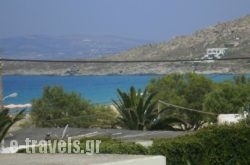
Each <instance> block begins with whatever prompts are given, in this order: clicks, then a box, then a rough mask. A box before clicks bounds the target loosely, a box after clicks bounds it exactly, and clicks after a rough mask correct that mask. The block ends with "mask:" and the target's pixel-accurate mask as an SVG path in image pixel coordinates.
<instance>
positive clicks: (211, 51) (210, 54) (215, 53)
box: [202, 48, 227, 60]
mask: <svg viewBox="0 0 250 165" xmlns="http://www.w3.org/2000/svg"><path fill="white" fill-rule="evenodd" d="M226 50H227V48H208V49H207V51H206V54H205V55H204V56H203V57H202V59H204V60H213V59H221V58H222V57H223V56H224V55H225V52H226Z"/></svg>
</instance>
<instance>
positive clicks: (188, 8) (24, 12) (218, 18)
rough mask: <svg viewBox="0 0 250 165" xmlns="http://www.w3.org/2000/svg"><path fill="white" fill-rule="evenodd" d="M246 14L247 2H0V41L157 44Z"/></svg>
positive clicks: (202, 0) (160, 0) (24, 0)
mask: <svg viewBox="0 0 250 165" xmlns="http://www.w3.org/2000/svg"><path fill="white" fill-rule="evenodd" d="M247 14H250V1H249V0H0V38H5V37H10V36H23V35H56V36H58V35H59V36H65V35H88V36H119V37H126V38H131V39H141V40H148V41H156V42H161V41H167V40H169V39H171V38H173V37H175V36H179V35H187V34H191V33H193V32H195V31H196V30H199V29H201V28H204V27H207V26H209V25H215V24H217V23H219V22H224V21H227V20H231V19H236V18H239V17H241V16H245V15H247Z"/></svg>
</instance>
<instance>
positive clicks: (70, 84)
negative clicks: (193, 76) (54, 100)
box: [3, 74, 235, 105]
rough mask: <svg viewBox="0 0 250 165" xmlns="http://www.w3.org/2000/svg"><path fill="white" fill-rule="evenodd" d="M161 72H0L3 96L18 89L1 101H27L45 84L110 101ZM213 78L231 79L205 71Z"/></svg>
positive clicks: (98, 101)
mask: <svg viewBox="0 0 250 165" xmlns="http://www.w3.org/2000/svg"><path fill="white" fill-rule="evenodd" d="M161 76H162V75H91V76H45V75H37V76H34V75H33V76H27V75H25V76H24V75H5V76H3V96H4V97H6V96H8V95H10V94H12V93H18V95H17V96H16V97H7V98H6V99H4V104H5V105H8V104H27V103H31V102H32V100H33V99H38V98H40V97H41V96H42V92H43V89H44V87H46V86H56V85H57V86H62V87H63V88H64V89H65V91H66V92H76V93H78V94H79V95H80V96H81V97H82V98H85V99H87V100H89V101H90V102H91V103H94V104H110V103H112V100H116V99H117V98H118V96H117V89H118V88H119V89H121V90H123V91H128V90H129V88H130V87H131V86H134V87H135V88H137V89H138V88H141V89H142V90H143V89H144V88H145V87H146V86H147V84H148V83H149V82H150V81H151V80H152V79H155V78H156V79H157V78H160V77H161ZM205 76H207V77H208V78H210V79H211V80H213V81H215V82H221V81H224V80H232V79H233V77H234V76H235V75H233V74H207V75H205Z"/></svg>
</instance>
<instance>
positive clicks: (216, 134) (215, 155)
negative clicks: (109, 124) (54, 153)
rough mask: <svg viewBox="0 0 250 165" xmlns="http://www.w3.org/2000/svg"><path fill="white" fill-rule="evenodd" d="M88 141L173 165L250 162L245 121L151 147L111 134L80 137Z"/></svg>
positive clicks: (248, 129)
mask: <svg viewBox="0 0 250 165" xmlns="http://www.w3.org/2000/svg"><path fill="white" fill-rule="evenodd" d="M87 140H101V144H100V153H105V154H138V155H139V154H140V155H163V156H166V161H167V164H170V165H171V164H178V165H179V164H180V165H181V164H192V165H200V164H202V165H218V164H219V165H231V164H232V165H235V164H236V165H237V164H239V165H245V164H246V165H247V164H250V157H249V153H250V126H247V125H243V124H238V125H231V126H226V125H223V126H212V127H208V128H204V129H201V130H199V131H197V132H194V133H193V134H190V135H185V136H181V137H177V138H169V139H154V143H153V145H152V146H151V147H149V148H145V147H143V146H142V145H139V144H135V143H134V142H125V141H121V140H115V139H111V138H110V137H95V138H93V137H91V138H83V139H80V142H81V145H80V147H81V150H82V149H84V150H85V149H86V141H87ZM37 151H38V150H37Z"/></svg>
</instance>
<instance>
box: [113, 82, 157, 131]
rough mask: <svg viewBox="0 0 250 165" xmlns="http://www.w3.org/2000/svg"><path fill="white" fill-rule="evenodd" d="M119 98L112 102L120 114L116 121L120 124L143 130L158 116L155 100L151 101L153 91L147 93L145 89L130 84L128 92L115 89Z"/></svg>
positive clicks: (153, 94)
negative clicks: (137, 88)
mask: <svg viewBox="0 0 250 165" xmlns="http://www.w3.org/2000/svg"><path fill="white" fill-rule="evenodd" d="M117 92H118V94H119V100H118V101H114V100H113V102H114V104H115V106H116V108H117V110H118V112H119V114H120V116H119V117H118V121H119V123H120V124H121V126H123V127H125V128H128V129H134V130H143V129H148V128H149V127H150V126H151V125H152V124H153V122H154V120H156V119H157V117H158V114H159V112H158V110H157V109H156V104H157V102H156V101H154V102H153V101H152V98H153V97H154V96H155V93H151V94H149V93H148V92H147V90H144V92H143V93H142V91H141V90H140V89H139V90H137V91H136V89H135V88H134V87H133V86H132V87H131V88H130V91H129V92H128V93H126V92H122V91H121V90H120V89H117Z"/></svg>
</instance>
